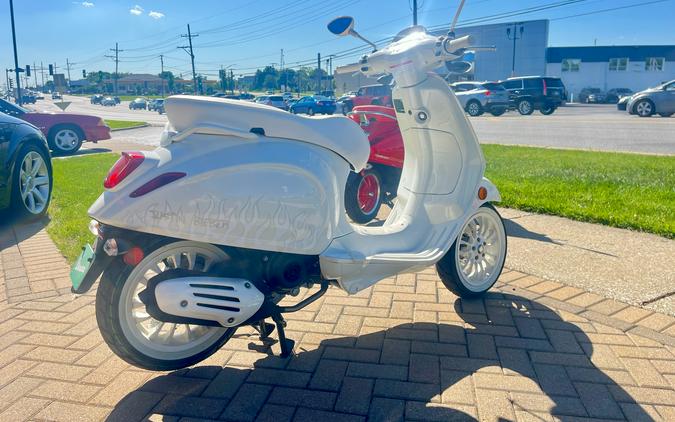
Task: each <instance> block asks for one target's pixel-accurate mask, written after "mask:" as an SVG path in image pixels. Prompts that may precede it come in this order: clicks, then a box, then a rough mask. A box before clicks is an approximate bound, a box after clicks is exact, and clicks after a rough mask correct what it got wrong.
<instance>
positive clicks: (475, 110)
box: [469, 103, 478, 116]
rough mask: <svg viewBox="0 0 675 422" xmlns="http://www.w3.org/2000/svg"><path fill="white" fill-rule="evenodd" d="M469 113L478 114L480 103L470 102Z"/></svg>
mask: <svg viewBox="0 0 675 422" xmlns="http://www.w3.org/2000/svg"><path fill="white" fill-rule="evenodd" d="M469 114H471V115H472V116H475V115H476V114H478V104H476V103H471V104H469Z"/></svg>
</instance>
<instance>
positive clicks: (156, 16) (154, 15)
mask: <svg viewBox="0 0 675 422" xmlns="http://www.w3.org/2000/svg"><path fill="white" fill-rule="evenodd" d="M148 16H150V17H151V18H153V19H162V18H163V17H164V13H162V12H155V11H154V10H151V11H150V13H148Z"/></svg>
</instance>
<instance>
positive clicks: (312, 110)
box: [307, 107, 314, 116]
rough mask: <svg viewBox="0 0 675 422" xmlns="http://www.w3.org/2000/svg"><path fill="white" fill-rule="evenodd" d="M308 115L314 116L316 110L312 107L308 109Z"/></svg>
mask: <svg viewBox="0 0 675 422" xmlns="http://www.w3.org/2000/svg"><path fill="white" fill-rule="evenodd" d="M307 114H309V115H310V116H313V115H314V109H313V108H312V107H309V108H307Z"/></svg>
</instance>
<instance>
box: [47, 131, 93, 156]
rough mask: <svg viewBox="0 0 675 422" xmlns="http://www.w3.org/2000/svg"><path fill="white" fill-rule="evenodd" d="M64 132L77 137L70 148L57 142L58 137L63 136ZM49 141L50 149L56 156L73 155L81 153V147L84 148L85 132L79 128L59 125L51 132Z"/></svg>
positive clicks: (48, 137)
mask: <svg viewBox="0 0 675 422" xmlns="http://www.w3.org/2000/svg"><path fill="white" fill-rule="evenodd" d="M64 131H68V133H69V134H71V135H73V136H75V138H73V141H72V144H71V145H70V147H69V148H65V147H64V146H63V144H62V143H60V142H58V141H57V137H59V136H62V134H63V132H64ZM47 140H48V142H49V147H50V148H51V149H52V151H54V154H56V155H61V156H65V155H72V154H75V153H76V152H77V151H79V150H80V147H82V142H83V141H84V132H83V131H82V129H80V128H79V126H75V125H57V126H54V127H53V128H52V129H51V130H50V131H49V136H47Z"/></svg>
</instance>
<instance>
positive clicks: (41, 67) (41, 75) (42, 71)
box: [40, 62, 45, 90]
mask: <svg viewBox="0 0 675 422" xmlns="http://www.w3.org/2000/svg"><path fill="white" fill-rule="evenodd" d="M40 77H41V78H42V89H43V90H44V89H45V67H44V65H43V64H42V62H40Z"/></svg>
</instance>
